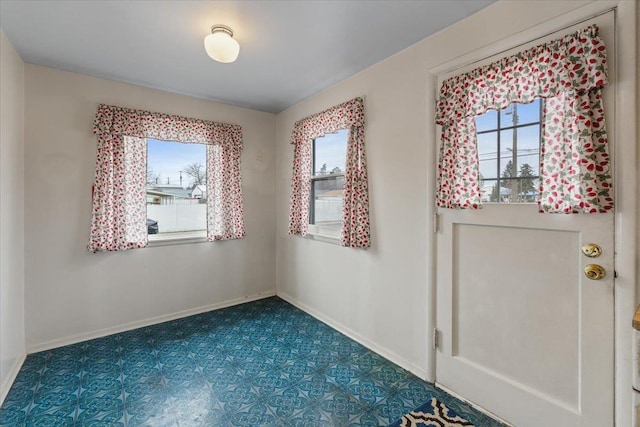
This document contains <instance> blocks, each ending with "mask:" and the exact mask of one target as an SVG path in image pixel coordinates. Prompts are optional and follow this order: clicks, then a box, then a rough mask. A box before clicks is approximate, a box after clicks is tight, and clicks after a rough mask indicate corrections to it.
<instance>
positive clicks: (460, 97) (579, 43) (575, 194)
mask: <svg viewBox="0 0 640 427" xmlns="http://www.w3.org/2000/svg"><path fill="white" fill-rule="evenodd" d="M607 83H608V80H607V55H606V48H605V46H604V43H603V41H602V39H600V37H599V36H598V27H597V26H595V25H593V26H590V27H588V28H586V29H585V30H583V31H579V32H576V33H573V34H569V35H567V36H565V37H563V38H561V39H558V40H555V41H551V42H549V43H545V44H543V45H540V46H536V47H534V48H532V49H528V50H526V51H524V52H520V53H518V54H516V55H514V56H511V57H507V58H503V59H502V60H500V61H497V62H495V63H493V64H490V65H487V66H484V67H480V68H477V69H475V70H473V71H471V72H469V73H466V74H461V75H458V76H455V77H452V78H450V79H448V80H446V81H445V82H444V83H443V84H442V87H441V89H440V95H439V100H438V104H437V111H436V123H437V124H439V125H441V126H442V136H441V138H442V145H441V147H440V162H439V176H438V194H437V204H438V206H440V207H444V208H462V209H464V208H472V209H473V208H478V207H480V184H479V181H478V173H479V172H478V154H477V148H476V146H477V140H476V127H475V126H476V125H475V117H476V116H478V115H480V114H483V113H485V112H486V111H487V110H490V109H495V110H499V109H502V108H506V107H508V106H509V105H510V104H511V103H513V102H518V103H525V104H526V103H530V102H533V101H534V100H535V99H536V98H543V99H545V103H544V112H543V114H544V118H543V122H542V129H541V134H542V147H541V156H540V159H541V160H540V163H541V164H540V195H539V200H538V205H539V210H540V211H541V212H550V213H593V212H608V211H611V210H612V209H613V190H612V179H611V172H610V164H609V154H608V141H607V134H606V130H605V122H604V114H603V109H602V99H601V89H602V87H604V86H605V85H606V84H607Z"/></svg>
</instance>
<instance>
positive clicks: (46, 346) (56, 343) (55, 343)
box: [27, 291, 276, 354]
mask: <svg viewBox="0 0 640 427" xmlns="http://www.w3.org/2000/svg"><path fill="white" fill-rule="evenodd" d="M275 295H276V292H275V291H267V292H260V293H259V294H254V295H249V296H245V297H241V298H235V299H232V300H229V301H224V302H221V303H216V304H210V305H205V306H202V307H196V308H191V309H188V310H183V311H178V312H176V313H171V314H163V315H162V316H156V317H152V318H150V319H145V320H140V321H137V322H131V323H126V324H124V325H119V326H115V327H113V328H105V329H100V330H97V331H94V332H89V333H85V334H78V335H73V336H70V337H66V338H60V339H56V340H51V341H47V342H44V343H40V344H34V345H31V346H29V347H27V353H28V354H31V353H38V352H40V351H45V350H51V349H53V348H58V347H64V346H65V345H71V344H76V343H79V342H82V341H87V340H92V339H95V338H101V337H105V336H107V335H113V334H118V333H120V332H125V331H130V330H132V329H138V328H143V327H145V326H151V325H155V324H158V323H163V322H168V321H171V320H176V319H181V318H183V317H188V316H193V315H195V314H200V313H206V312H208V311H213V310H218V309H221V308H225V307H231V306H233V305H238V304H244V303H246V302H251V301H257V300H259V299H264V298H269V297H272V296H275Z"/></svg>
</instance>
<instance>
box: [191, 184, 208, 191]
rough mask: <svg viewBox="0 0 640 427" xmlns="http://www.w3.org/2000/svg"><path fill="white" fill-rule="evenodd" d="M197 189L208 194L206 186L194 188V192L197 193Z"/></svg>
mask: <svg viewBox="0 0 640 427" xmlns="http://www.w3.org/2000/svg"><path fill="white" fill-rule="evenodd" d="M196 189H197V190H200V191H202V192H203V193H206V192H207V186H206V185H196V186H195V187H193V190H192V191H195V190H196Z"/></svg>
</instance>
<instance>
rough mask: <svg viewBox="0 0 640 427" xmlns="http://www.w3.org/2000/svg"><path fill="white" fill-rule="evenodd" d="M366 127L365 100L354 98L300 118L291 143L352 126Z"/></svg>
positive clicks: (297, 142)
mask: <svg viewBox="0 0 640 427" xmlns="http://www.w3.org/2000/svg"><path fill="white" fill-rule="evenodd" d="M354 126H357V127H364V102H363V101H362V98H354V99H352V100H350V101H347V102H343V103H342V104H340V105H336V106H335V107H332V108H329V109H327V110H324V111H322V112H320V113H317V114H314V115H312V116H309V117H306V118H304V119H302V120H298V121H297V122H296V124H295V125H294V126H293V132H292V133H291V143H292V144H299V143H301V142H304V141H311V140H312V139H314V138H319V137H321V136H324V135H326V134H328V133H333V132H337V131H339V130H341V129H351V128H352V127H354Z"/></svg>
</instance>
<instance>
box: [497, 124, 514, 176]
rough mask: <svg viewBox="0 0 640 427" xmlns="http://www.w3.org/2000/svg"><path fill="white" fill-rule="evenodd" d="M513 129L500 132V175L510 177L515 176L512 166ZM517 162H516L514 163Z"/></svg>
mask: <svg viewBox="0 0 640 427" xmlns="http://www.w3.org/2000/svg"><path fill="white" fill-rule="evenodd" d="M513 155H514V153H513V130H512V129H509V130H503V131H501V132H500V177H501V178H511V177H515V176H516V171H515V170H514V166H513V160H514V159H513ZM516 164H517V163H516Z"/></svg>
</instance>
